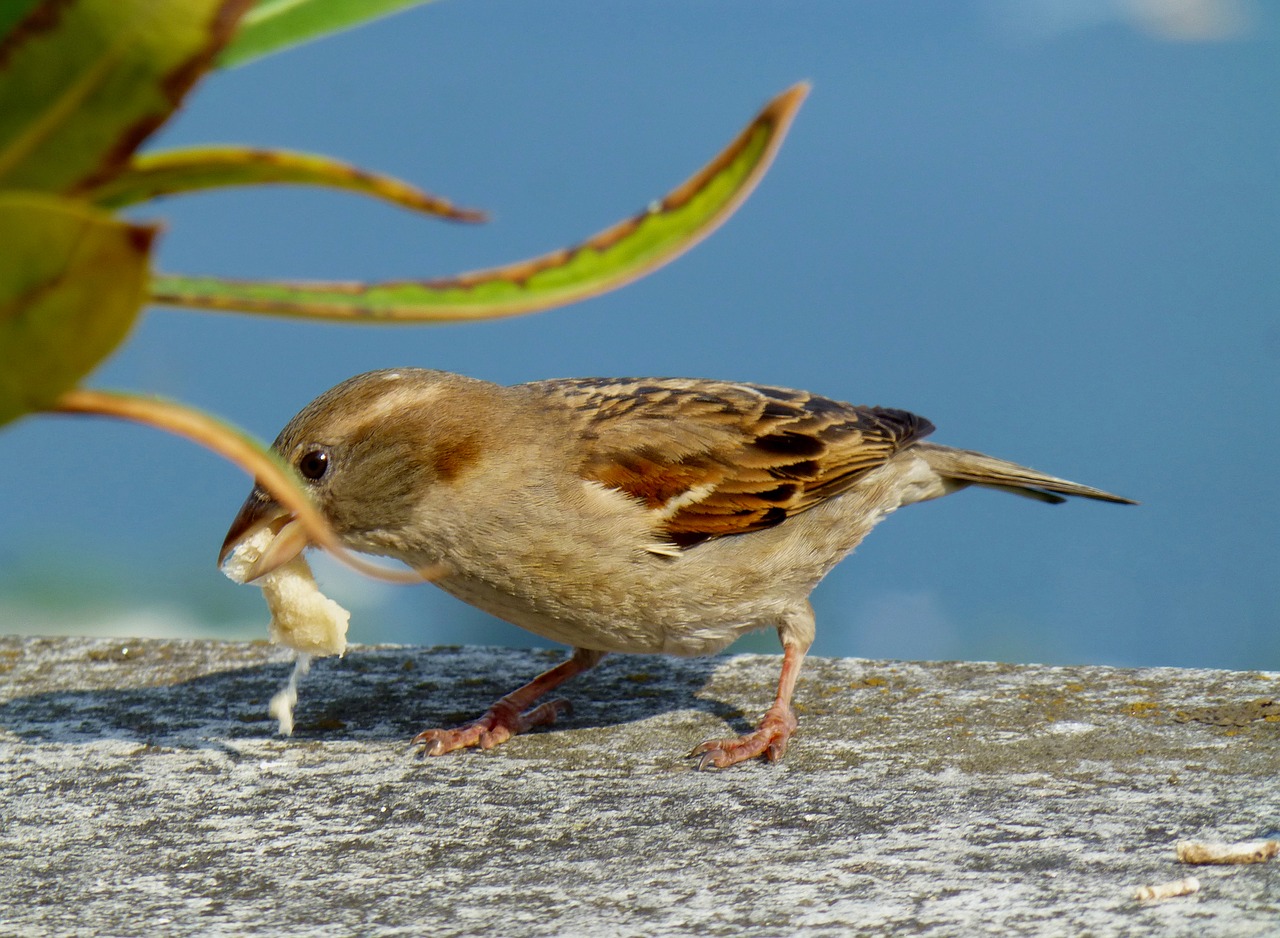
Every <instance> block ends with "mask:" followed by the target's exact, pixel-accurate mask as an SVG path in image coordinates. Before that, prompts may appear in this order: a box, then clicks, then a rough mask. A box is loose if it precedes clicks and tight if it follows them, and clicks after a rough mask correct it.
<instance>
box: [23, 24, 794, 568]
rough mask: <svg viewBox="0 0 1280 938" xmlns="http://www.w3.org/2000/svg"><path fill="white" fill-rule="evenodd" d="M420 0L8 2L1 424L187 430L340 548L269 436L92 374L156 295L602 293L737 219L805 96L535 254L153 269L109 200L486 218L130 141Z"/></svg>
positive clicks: (267, 164)
mask: <svg viewBox="0 0 1280 938" xmlns="http://www.w3.org/2000/svg"><path fill="white" fill-rule="evenodd" d="M414 2H415V0H257V2H256V3H255V2H253V0H183V2H181V3H156V2H154V0H9V2H8V3H5V4H0V362H3V363H4V367H3V369H0V425H3V424H5V423H7V422H9V421H12V420H14V419H16V418H18V417H20V416H22V415H24V414H26V413H30V412H32V411H38V410H45V411H60V412H66V413H81V414H83V413H91V414H99V415H102V416H109V417H116V418H120V419H128V420H135V421H139V422H142V423H147V424H150V425H152V426H156V427H160V428H162V429H166V430H169V431H170V432H175V433H179V434H181V435H184V436H187V437H188V438H190V439H193V440H195V441H197V442H199V443H201V444H202V445H204V446H206V447H208V448H209V449H211V450H213V451H215V452H218V453H220V454H221V455H224V456H226V457H227V458H229V459H231V460H232V461H234V462H236V463H237V464H239V465H241V466H242V467H243V468H245V469H246V470H247V471H248V472H250V473H252V474H253V475H254V476H255V477H256V478H257V479H258V480H259V481H260V482H261V483H262V484H263V485H265V486H267V487H268V488H270V490H271V491H272V492H273V494H275V495H276V496H277V498H278V499H279V500H280V501H281V503H282V504H287V505H290V506H297V511H298V513H299V515H300V517H302V518H304V520H305V523H306V524H307V525H308V530H309V532H310V534H311V539H312V541H313V542H314V543H316V544H317V545H321V546H325V547H327V548H333V549H335V550H336V549H337V542H336V540H335V539H334V538H333V536H332V534H331V533H329V532H328V531H327V530H326V529H325V528H324V527H323V521H321V520H320V519H319V516H318V515H315V513H314V512H307V510H306V504H307V503H306V497H307V496H306V494H305V490H304V489H303V488H302V487H301V485H300V482H299V480H298V479H297V477H296V475H294V474H293V472H292V470H290V469H289V468H288V467H285V466H284V465H283V464H282V463H279V461H278V460H277V459H276V458H275V457H274V456H273V455H272V454H271V453H270V452H269V451H268V450H267V449H266V448H265V447H263V446H262V444H260V443H257V442H255V441H253V440H250V439H249V438H248V437H246V436H245V435H244V434H242V433H240V432H239V431H237V430H236V429H235V428H234V427H230V426H229V425H227V424H224V423H222V422H220V421H218V420H217V419H216V418H213V417H210V416H209V415H206V414H202V413H200V412H198V411H196V410H194V409H192V408H190V407H187V406H185V405H182V404H179V403H176V402H172V401H160V400H158V399H154V398H150V397H145V396H140V395H130V394H124V393H119V392H102V391H90V390H86V389H84V388H82V387H81V386H80V385H81V382H82V381H83V379H84V378H85V377H86V376H87V375H89V374H90V373H91V372H92V370H93V369H94V367H95V366H97V365H98V364H99V363H100V362H101V361H102V360H103V359H104V358H105V357H106V356H107V355H109V354H110V353H111V352H112V351H113V350H114V349H115V348H116V347H117V346H118V345H119V344H120V343H121V342H122V341H124V339H125V338H126V337H127V335H128V332H129V330H130V328H131V326H132V325H133V323H134V322H135V321H136V320H137V318H138V315H139V314H140V312H141V310H142V309H143V306H144V305H145V304H146V302H148V300H149V301H151V302H154V303H162V304H166V305H176V306H187V307H198V308H204V309H216V310H233V311H240V312H250V313H268V314H274V315H286V316H293V317H301V318H313V319H314V318H319V319H325V320H341V321H349V322H427V321H446V320H458V319H484V318H492V317H495V316H508V315H515V314H518V313H527V312H533V311H535V310H543V309H549V308H551V307H554V306H562V305H565V304H567V303H572V302H575V301H577V300H581V299H585V298H587V297H591V296H596V295H598V294H600V293H604V292H606V291H608V290H613V289H616V288H617V287H620V286H622V285H624V284H626V283H629V282H630V281H632V280H634V279H636V278H637V277H640V276H643V275H644V274H646V273H648V272H650V271H652V270H654V269H655V268H657V267H660V266H661V265H663V264H665V263H667V262H668V261H670V260H672V259H673V258H675V257H677V256H678V255H679V254H681V253H683V252H684V251H686V250H688V249H689V248H690V247H692V246H693V245H694V244H696V243H697V242H698V241H700V240H701V239H702V238H704V237H706V236H707V235H708V234H709V233H710V232H711V231H713V230H714V229H715V228H716V227H717V226H718V225H720V224H721V223H722V222H723V221H724V220H725V219H726V218H727V217H728V216H729V215H731V214H732V213H733V211H734V210H735V209H736V208H737V206H738V205H740V204H741V202H742V201H743V200H744V199H745V198H746V197H747V195H748V194H749V193H750V192H751V190H752V189H753V188H754V187H755V186H756V184H757V183H758V182H759V181H760V179H761V177H762V176H763V175H764V172H765V171H766V169H767V168H768V166H769V164H770V162H771V161H772V159H773V157H774V155H775V154H776V152H777V150H778V147H779V146H780V145H781V142H782V139H783V137H784V136H785V134H786V131H787V129H788V127H789V126H790V123H791V121H792V119H793V118H794V116H795V114H796V111H797V110H798V108H799V106H800V104H801V102H802V101H803V99H804V97H805V94H806V93H807V91H808V87H807V86H806V85H803V84H801V85H796V86H795V87H793V88H791V89H789V90H787V91H785V92H783V93H782V94H781V95H779V96H778V97H777V98H775V99H774V100H773V101H772V102H770V103H769V104H768V105H766V107H765V108H764V110H762V111H761V112H760V113H759V115H758V116H757V117H756V118H755V119H754V120H753V121H752V122H751V123H750V124H748V126H747V127H746V129H745V130H743V131H742V132H741V133H740V134H739V135H738V136H737V137H736V138H735V139H734V140H733V141H732V142H731V143H730V144H729V145H728V147H726V148H725V149H724V150H723V151H722V152H721V153H720V154H719V155H718V156H716V157H715V158H714V159H713V160H712V161H711V162H710V163H708V164H707V165H706V166H705V167H704V168H703V169H701V170H699V171H698V172H697V173H695V174H694V175H693V176H692V177H690V178H689V179H688V180H687V181H686V182H685V183H683V184H682V185H680V186H678V187H676V188H675V189H674V190H672V191H671V192H670V193H668V194H667V195H666V196H665V197H664V198H662V199H661V200H659V201H657V202H654V203H652V204H651V206H650V207H649V208H648V209H646V210H645V211H643V212H640V213H639V214H637V215H634V216H632V217H630V218H626V219H624V220H623V221H620V222H618V223H616V224H614V225H612V226H610V227H609V228H607V229H605V230H604V231H602V232H599V233H598V234H596V235H594V236H592V237H589V238H587V239H586V240H584V241H582V242H581V243H579V244H577V245H574V246H572V247H568V248H561V249H559V250H554V251H551V252H549V253H547V254H544V255H542V256H539V257H535V258H532V259H528V260H523V261H517V262H515V263H510V264H505V265H502V266H499V267H496V268H492V269H490V270H482V271H474V272H470V273H464V274H457V275H452V276H438V277H431V278H422V279H406V280H399V281H394V282H387V283H352V282H347V281H335V282H328V283H296V282H286V281H278V282H271V281H244V280H234V279H227V278H220V277H210V276H199V277H193V276H185V275H176V274H170V275H162V274H157V273H156V272H155V271H154V270H153V269H152V266H151V247H152V242H153V240H154V239H155V236H156V235H157V233H158V232H159V230H160V227H159V226H158V225H155V224H144V223H136V222H133V221H130V220H127V219H123V218H120V217H118V216H116V215H114V214H112V213H113V211H114V210H116V209H119V208H122V207H124V206H129V205H134V204H137V203H141V202H146V201H148V200H150V199H154V198H157V197H159V196H171V195H179V194H182V193H186V192H193V191H197V190H206V189H213V188H221V187H227V186H244V185H264V184H294V185H297V184H305V185H319V186H328V187H332V188H338V189H345V190H348V191H353V192H356V193H359V194H363V195H369V196H373V197H375V198H380V199H383V200H386V201H389V202H391V203H393V204H395V205H398V206H400V207H403V208H407V209H410V210H413V211H417V212H421V213H423V214H427V215H434V216H436V217H439V218H442V219H445V220H450V221H463V222H475V221H482V220H483V219H484V217H485V216H484V213H482V212H479V211H477V210H475V209H468V208H460V207H457V206H455V205H454V204H453V203H452V202H450V201H449V200H448V199H445V198H442V197H440V196H436V195H432V194H430V193H428V192H425V191H423V190H421V189H419V188H417V187H416V186H413V185H410V184H409V183H406V182H402V181H401V180H398V179H394V178H392V177H389V176H385V175H382V174H378V173H372V172H368V171H366V170H363V169H358V168H356V167H353V166H350V165H348V164H346V163H343V162H341V161H339V160H335V159H332V158H330V157H325V156H316V155H312V154H304V153H294V152H290V151H285V150H273V149H263V148H257V147H227V146H220V147H197V148H191V149H184V150H174V151H168V152H158V153H146V154H138V153H137V150H138V149H139V147H141V146H142V145H143V144H144V143H145V142H146V140H147V139H148V138H149V137H150V136H151V135H152V134H153V133H154V132H155V131H156V130H157V129H158V128H159V127H160V126H162V125H163V124H164V122H165V121H166V120H168V119H169V117H171V116H172V115H173V113H174V112H175V111H176V110H177V109H178V108H179V107H180V106H181V105H182V103H183V101H184V99H185V98H186V95H187V94H188V93H189V92H190V91H191V90H192V88H194V87H195V86H196V84H197V83H198V82H199V81H200V80H201V79H202V78H203V77H204V76H205V75H206V74H207V73H209V72H210V70H211V69H214V68H215V67H217V66H219V65H238V64H241V63H243V62H246V61H249V60H251V59H253V58H256V57H258V56H261V55H265V54H267V53H269V52H272V51H276V50H279V49H283V48H286V47H287V46H290V45H295V44H297V43H299V42H303V41H306V40H308V39H310V38H314V37H316V36H319V35H322V34H324V33H327V32H332V31H334V30H337V29H343V28H347V27H350V26H352V25H355V24H356V23H358V22H361V21H364V20H368V19H371V18H374V17H377V16H382V15H385V14H388V13H391V12H395V11H396V10H399V9H402V8H404V7H407V6H411V5H413V3H414ZM338 552H339V553H343V552H341V551H338ZM347 559H348V560H349V561H352V558H350V557H349V556H348V557H347ZM352 562H353V563H355V564H356V565H358V566H361V567H362V568H367V565H364V564H360V563H359V562H358V561H352Z"/></svg>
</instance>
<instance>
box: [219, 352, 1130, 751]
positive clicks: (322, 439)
mask: <svg viewBox="0 0 1280 938" xmlns="http://www.w3.org/2000/svg"><path fill="white" fill-rule="evenodd" d="M933 429H934V426H933V424H932V423H930V422H929V421H928V420H926V419H925V418H923V417H919V416H917V415H915V414H913V413H910V412H908V411H905V410H898V409H894V408H887V407H868V406H857V405H853V404H847V403H844V402H841V401H838V400H833V399H830V398H826V397H822V396H819V395H816V394H811V393H808V392H805V391H798V390H791V389H788V388H779V387H770V386H766V385H760V384H738V383H733V382H728V381H716V380H709V379H689V378H571V379H554V380H543V381H533V382H530V383H526V384H516V385H510V386H505V385H499V384H495V383H491V382H488V381H484V380H480V379H476V378H470V377H465V376H462V375H458V374H453V373H450V372H445V371H437V370H428V369H420V368H395V369H384V370H380V371H372V372H367V373H365V374H361V375H357V376H355V377H353V378H350V379H348V380H346V381H344V382H342V383H340V384H338V385H337V386H335V387H333V388H332V389H330V390H329V391H326V392H325V393H323V394H321V395H320V396H319V397H317V398H316V399H315V400H314V401H312V402H311V403H310V404H308V405H307V406H306V407H304V408H303V409H302V410H301V411H300V412H299V413H298V414H297V415H296V416H295V417H294V418H293V419H292V420H290V421H289V423H288V424H287V425H286V426H285V427H284V429H283V430H282V431H281V432H280V434H279V436H278V437H277V438H276V440H275V442H274V444H273V448H274V450H275V451H276V453H277V454H278V455H279V456H280V457H281V458H282V459H283V460H284V461H285V462H287V463H288V464H289V465H290V466H292V467H293V468H294V469H296V471H297V474H298V476H299V477H300V478H301V479H302V480H303V483H304V485H305V486H306V488H307V490H308V491H309V493H310V495H311V498H312V500H313V501H314V503H315V505H316V506H317V507H318V508H319V510H320V512H321V513H322V514H323V516H324V517H325V518H326V519H327V521H328V522H329V524H330V525H331V526H332V528H333V530H334V531H335V532H336V534H337V537H338V538H339V540H340V541H341V543H342V544H343V545H344V546H346V547H347V548H349V549H351V550H353V551H357V552H362V553H368V554H375V555H382V556H386V557H390V558H394V559H396V560H399V561H402V562H404V563H406V564H408V565H409V566H410V567H412V568H415V569H432V570H433V571H435V572H434V579H433V582H434V583H435V584H436V585H437V586H439V587H440V588H442V589H444V590H445V591H447V592H449V593H451V594H453V595H454V596H456V597H458V598H459V599H461V600H463V601H465V602H467V603H470V604H471V605H473V606H476V607H478V608H480V609H482V610H484V611H486V612H488V613H491V614H492V615H495V616H497V617H498V618H501V619H505V620H506V621H508V622H511V623H514V624H515V625H518V626H520V627H522V628H524V629H527V630H528V631H530V632H533V633H535V634H537V635H540V636H542V637H543V638H546V639H550V640H552V641H555V642H559V643H563V644H565V645H568V646H569V647H570V648H572V653H571V655H570V656H569V657H568V658H567V659H566V660H565V661H563V662H562V663H560V664H558V665H556V666H555V667H552V668H550V669H549V670H547V671H545V672H543V673H541V674H539V675H537V676H536V677H534V678H533V679H532V680H531V681H529V682H528V683H527V684H525V685H523V686H521V687H519V688H517V689H516V690H514V691H512V692H511V693H510V694H507V695H506V696H505V697H503V698H501V699H500V700H498V701H496V702H495V703H494V704H493V705H492V706H491V707H490V708H489V709H488V710H487V711H486V712H485V713H484V714H482V715H481V716H479V717H478V718H477V719H476V720H474V721H473V722H470V723H467V724H465V725H463V726H459V727H453V728H431V729H426V730H424V731H422V732H421V733H419V734H418V735H417V736H415V737H414V738H413V740H412V742H413V743H414V744H416V745H418V746H420V747H421V750H420V752H421V753H422V754H423V755H425V756H437V755H442V754H444V753H447V752H452V751H455V750H459V749H466V748H471V747H478V748H482V749H489V748H492V747H494V746H497V745H499V744H500V743H503V742H505V741H507V740H508V739H510V738H511V737H513V736H515V735H517V734H519V733H523V732H526V731H528V730H530V729H533V728H534V727H542V726H546V725H549V724H552V723H554V722H555V721H556V720H557V719H558V718H559V717H561V716H562V715H564V714H565V713H566V712H568V710H569V704H568V702H567V701H566V700H564V699H563V698H555V699H551V700H544V698H545V697H547V695H548V694H550V693H551V692H552V691H554V690H556V688H558V687H559V686H560V685H561V684H563V683H564V682H565V681H567V680H569V679H570V678H572V677H574V676H575V675H578V674H581V673H582V672H584V671H587V670H588V669H590V668H592V667H594V666H595V665H596V664H597V663H599V661H600V660H601V659H602V658H603V657H604V656H605V655H608V654H613V653H630V654H668V655H678V656H699V655H709V654H714V653H716V652H719V651H721V650H722V649H724V648H725V647H727V646H728V645H729V644H731V643H732V642H733V641H734V640H735V639H737V638H738V637H739V636H741V635H743V634H744V633H747V632H751V631H755V630H758V629H766V628H774V629H776V630H777V633H778V636H779V639H780V641H781V644H782V651H783V655H782V664H781V673H780V676H779V681H778V688H777V694H776V696H775V699H774V702H773V704H772V705H771V706H770V707H769V708H768V710H767V711H766V712H765V714H764V716H763V718H762V719H761V720H760V722H759V724H758V725H757V726H756V728H755V729H754V730H752V731H751V732H748V733H745V734H743V735H741V736H738V737H728V738H724V739H711V740H707V741H705V742H702V743H700V744H699V745H697V746H695V747H694V748H693V750H692V751H691V752H690V753H689V756H690V757H691V758H694V759H696V766H695V767H697V768H700V769H721V768H726V767H728V766H731V765H735V764H738V763H742V762H746V761H748V760H755V759H759V758H763V759H764V760H765V761H768V762H776V761H778V760H779V759H781V758H782V757H783V755H784V754H785V752H786V750H787V746H788V743H789V741H790V739H791V737H792V735H793V734H794V733H795V731H796V729H797V719H796V715H795V711H794V709H793V707H792V697H793V694H794V692H795V688H796V681H797V678H798V677H799V674H800V670H801V665H802V662H803V660H804V657H805V654H806V653H807V651H808V650H809V647H810V645H811V644H812V642H813V638H814V613H813V608H812V606H811V605H810V602H809V594H810V593H811V592H812V590H813V589H814V587H815V586H816V585H817V584H818V582H819V581H820V580H821V579H822V578H823V577H824V576H825V575H826V574H827V572H828V571H830V570H831V569H832V568H833V567H834V566H835V565H836V564H837V563H839V562H840V561H841V560H842V559H843V558H844V557H845V556H847V555H848V554H849V553H850V552H851V551H853V549H854V548H855V547H857V545H858V544H859V543H860V542H861V541H862V539H863V538H864V537H865V536H866V535H867V533H868V532H870V531H871V529H872V528H873V527H875V526H876V524H878V523H879V522H880V521H882V520H883V519H884V518H885V517H886V516H888V515H889V514H890V513H891V512H893V511H895V510H896V509H898V508H900V507H902V506H903V505H909V504H912V503H914V502H921V501H928V500H930V499H935V498H939V497H942V496H944V495H949V494H951V493H953V492H957V491H959V490H961V489H964V488H968V487H969V486H980V487H983V488H989V489H998V490H1000V491H1004V492H1011V493H1014V494H1017V495H1022V496H1026V497H1028V498H1031V499H1035V500H1038V501H1041V502H1046V503H1050V504H1053V503H1058V502H1062V501H1065V500H1066V497H1067V496H1078V497H1082V498H1088V499H1096V500H1099V501H1103V502H1113V503H1119V504H1136V503H1135V502H1133V501H1131V500H1130V499H1127V498H1122V497H1120V496H1118V495H1113V494H1111V493H1109V492H1105V491H1103V490H1101V489H1097V488H1092V487H1090V486H1087V485H1080V484H1078V483H1075V482H1070V481H1067V480H1065V479H1060V478H1056V477H1054V476H1050V475H1045V474H1043V473H1040V472H1037V471H1035V470H1033V469H1028V468H1026V467H1025V466H1021V465H1018V464H1016V463H1012V462H1008V461H1006V460H1003V459H997V458H995V457H992V456H987V455H984V454H982V453H978V452H974V451H970V450H964V449H955V448H952V447H949V446H943V445H939V444H936V443H931V442H925V437H926V436H928V435H929V434H930V433H931V432H932V431H933ZM290 517H291V516H290V513H289V512H288V511H287V510H286V509H284V508H282V507H281V506H280V505H279V504H278V503H277V502H276V501H275V500H274V499H273V498H272V497H271V495H270V494H269V493H268V492H267V491H266V490H265V489H264V488H263V487H262V486H261V485H260V484H255V486H254V488H253V490H252V491H251V492H250V494H249V497H248V498H247V499H246V500H245V502H244V504H243V505H242V506H241V508H240V510H239V512H238V513H237V515H236V517H235V520H234V521H233V522H232V524H231V527H230V530H229V531H228V533H227V536H226V539H225V541H224V543H223V547H222V552H221V555H220V557H219V561H220V562H221V561H222V559H223V558H225V557H226V556H227V554H228V553H229V552H230V551H231V550H233V548H234V547H235V546H236V545H237V544H238V543H240V542H241V541H242V540H244V539H245V538H246V537H248V536H249V535H250V534H251V533H252V532H256V531H260V530H261V529H262V527H263V526H274V528H279V527H280V526H281V525H284V524H287V523H288V521H289V520H290ZM295 527H296V526H295ZM275 543H277V544H279V545H281V546H280V547H279V549H277V550H275V551H274V552H273V551H271V550H268V551H267V554H266V555H264V557H263V559H262V560H261V561H260V562H259V565H258V568H257V569H255V570H254V571H253V576H254V577H256V576H260V575H262V574H265V573H267V572H269V571H270V570H271V569H275V568H276V567H278V566H280V565H282V564H284V563H286V562H288V561H289V560H291V559H293V557H295V556H297V554H298V553H299V552H300V551H301V550H302V549H303V548H304V547H305V546H307V542H306V539H305V537H298V536H296V532H295V536H293V537H289V538H285V537H283V536H281V537H279V538H278V539H277V541H276V542H275Z"/></svg>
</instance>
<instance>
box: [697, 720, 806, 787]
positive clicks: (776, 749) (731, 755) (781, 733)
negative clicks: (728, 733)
mask: <svg viewBox="0 0 1280 938" xmlns="http://www.w3.org/2000/svg"><path fill="white" fill-rule="evenodd" d="M796 726H797V723H796V717H795V714H794V713H793V712H792V711H791V708H790V707H786V708H785V709H782V708H778V707H776V706H775V707H773V708H771V709H770V710H769V712H768V713H766V714H765V716H764V719H763V720H761V721H760V727H759V729H757V730H756V731H755V732H753V733H747V734H745V735H743V736H738V737H735V738H729V739H708V740H707V741H706V742H704V743H699V744H698V745H696V746H694V747H693V749H691V750H690V751H689V755H688V756H687V758H694V757H697V759H698V764H697V765H696V766H694V768H695V769H697V770H698V771H699V772H703V771H706V770H707V769H727V768H728V767H729V766H731V765H737V764H738V763H739V762H746V761H747V760H748V759H754V758H756V757H757V756H764V758H765V759H766V760H767V761H769V762H778V761H780V760H781V759H782V757H783V756H784V755H786V752H787V743H788V742H789V741H790V740H791V734H792V733H794V732H795V731H796Z"/></svg>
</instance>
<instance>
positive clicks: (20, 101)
mask: <svg viewBox="0 0 1280 938" xmlns="http://www.w3.org/2000/svg"><path fill="white" fill-rule="evenodd" d="M249 3H250V0H181V2H156V0H44V2H43V3H40V4H39V5H38V6H36V7H35V8H33V9H32V10H31V11H30V12H29V13H28V14H27V15H26V16H25V17H24V18H23V19H21V20H20V21H19V22H18V23H17V24H16V25H15V26H14V27H13V28H12V29H11V30H10V31H9V32H8V33H7V34H6V35H5V36H4V38H3V39H2V40H0V188H8V189H39V190H45V191H51V192H62V193H70V192H72V191H73V190H74V189H75V188H76V187H77V186H80V185H92V184H93V183H94V182H97V181H100V180H102V179H105V178H107V177H109V176H110V175H111V174H112V173H113V172H114V171H115V170H116V169H118V168H120V167H121V166H123V165H124V163H125V161H126V160H127V159H128V158H129V155H130V154H132V153H133V151H134V150H135V149H136V148H137V147H138V145H139V144H140V143H141V142H142V141H143V140H145V139H146V138H147V137H148V136H149V135H150V134H151V132H152V131H154V130H155V129H156V128H157V127H159V126H160V125H161V124H162V123H164V121H165V120H166V119H167V118H168V117H169V115H170V114H171V113H173V111H174V109H175V108H176V107H177V106H178V105H179V104H180V103H181V102H182V98H183V96H184V95H185V94H186V93H187V91H188V90H189V89H190V88H191V86H192V85H193V84H194V83H195V82H196V80H197V79H198V78H199V77H200V75H201V74H202V73H203V72H204V71H205V70H206V69H207V68H208V67H209V66H210V64H211V63H212V61H213V57H214V56H215V55H217V53H218V51H219V50H220V49H221V48H222V47H223V45H225V44H226V42H227V40H228V39H230V38H231V35H232V33H233V32H234V30H235V27H236V23H237V22H238V20H239V19H240V16H241V15H242V14H243V12H244V11H245V9H247V8H248V6H249Z"/></svg>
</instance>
